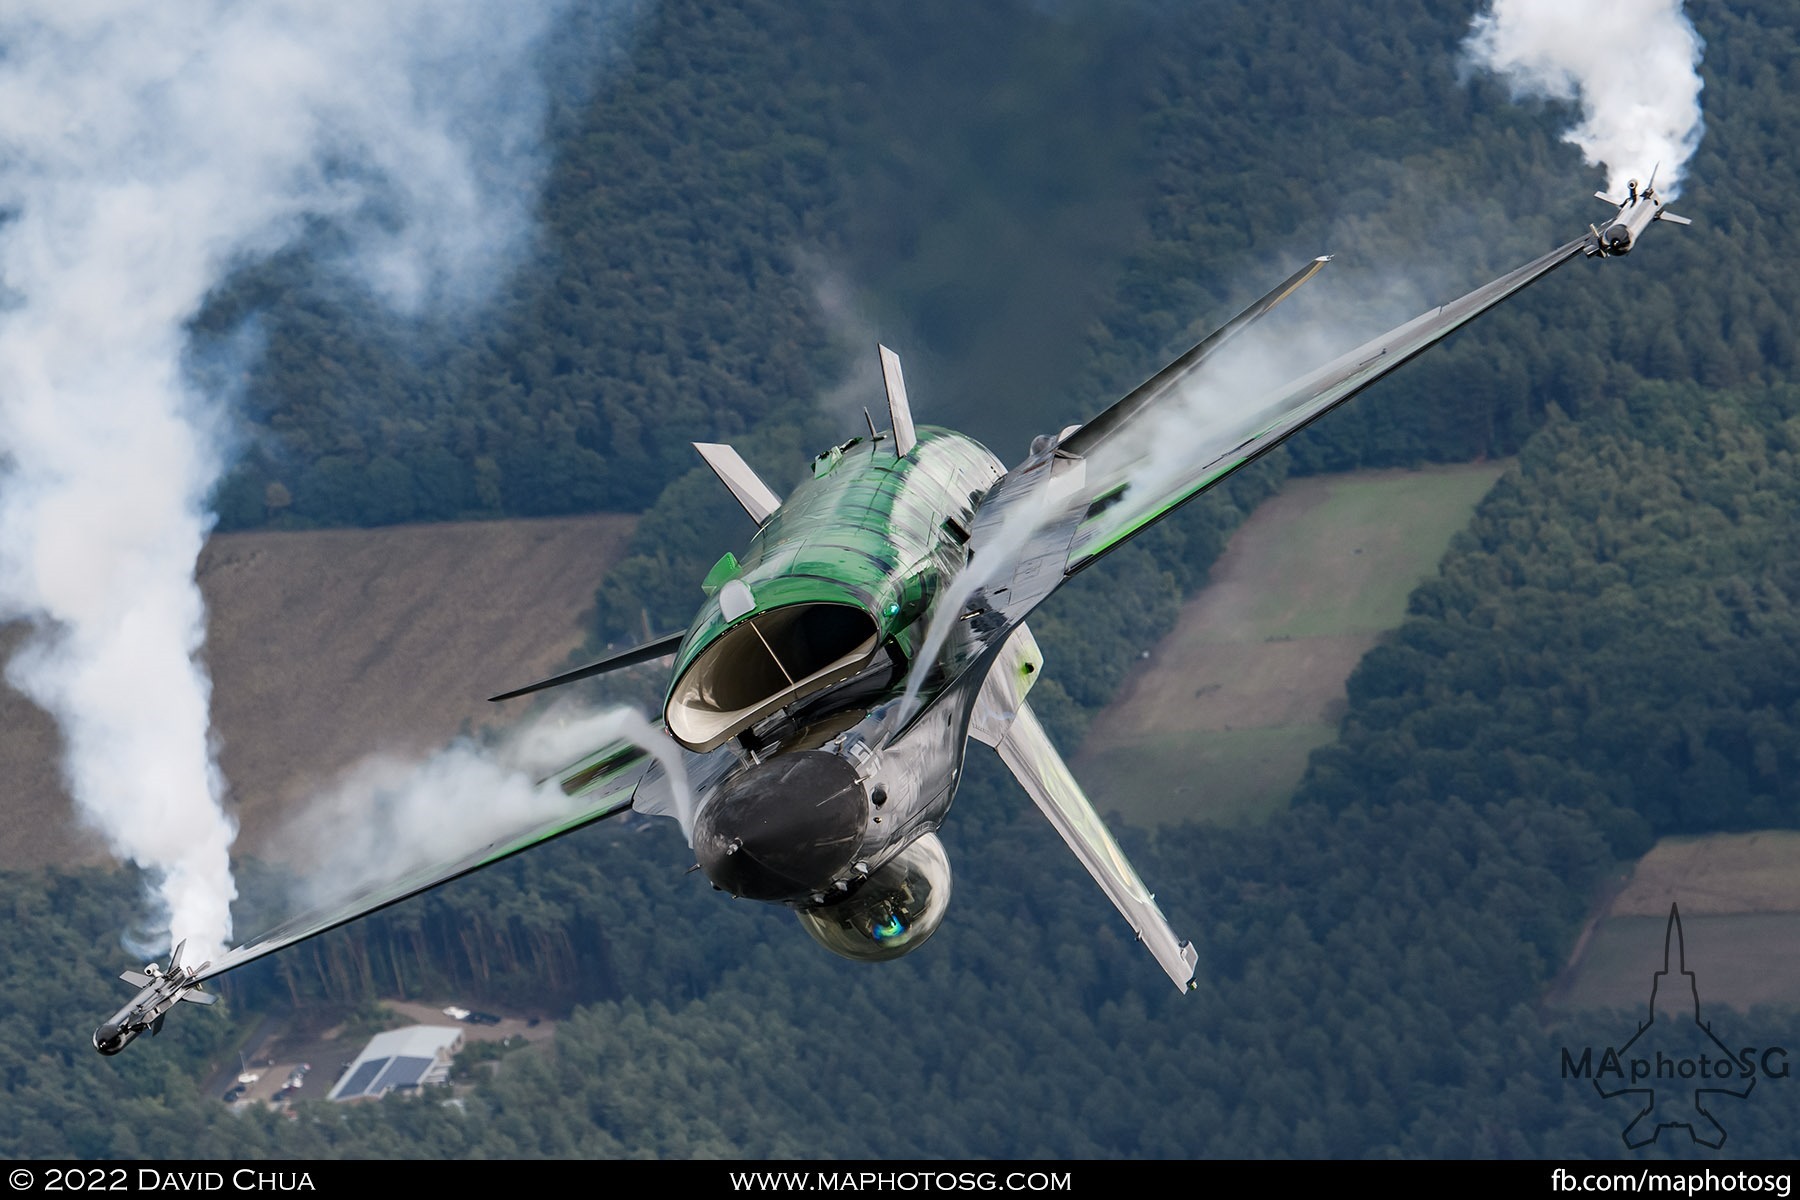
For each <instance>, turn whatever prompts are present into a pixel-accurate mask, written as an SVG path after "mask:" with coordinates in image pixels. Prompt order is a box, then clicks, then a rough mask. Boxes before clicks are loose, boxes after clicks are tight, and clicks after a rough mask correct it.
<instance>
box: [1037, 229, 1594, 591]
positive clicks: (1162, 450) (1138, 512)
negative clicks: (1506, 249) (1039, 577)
mask: <svg viewBox="0 0 1800 1200" xmlns="http://www.w3.org/2000/svg"><path fill="white" fill-rule="evenodd" d="M1586 248H1587V239H1586V238H1585V237H1584V238H1578V239H1576V240H1575V241H1572V242H1569V243H1568V244H1567V245H1564V246H1561V247H1558V248H1557V249H1555V250H1552V251H1551V252H1550V253H1548V254H1546V255H1543V256H1542V257H1540V258H1537V259H1534V260H1533V261H1531V262H1529V263H1526V264H1525V265H1524V266H1522V267H1520V268H1518V269H1517V270H1515V271H1512V272H1510V273H1509V274H1506V275H1503V276H1501V277H1500V278H1499V279H1496V280H1494V281H1493V282H1491V283H1488V284H1484V285H1483V286H1481V287H1478V288H1476V289H1475V290H1474V291H1472V292H1470V293H1469V294H1468V295H1466V296H1463V297H1462V298H1460V299H1457V300H1452V301H1451V302H1450V303H1448V304H1446V305H1443V306H1442V307H1440V308H1435V309H1432V310H1431V311H1430V312H1428V313H1425V314H1423V315H1422V316H1419V317H1415V318H1414V319H1413V320H1411V321H1408V322H1407V323H1406V324H1404V325H1401V326H1399V327H1398V328H1396V329H1393V330H1390V331H1389V332H1387V333H1384V334H1382V335H1381V336H1380V337H1377V338H1374V339H1372V340H1371V341H1369V342H1366V343H1364V344H1363V345H1361V346H1359V347H1357V348H1356V349H1354V350H1352V351H1350V352H1349V353H1347V354H1344V355H1342V356H1340V357H1339V358H1337V359H1335V360H1333V361H1332V362H1329V363H1327V364H1325V365H1324V366H1322V367H1320V368H1319V369H1318V370H1316V371H1313V372H1312V373H1311V374H1309V375H1306V376H1303V377H1301V378H1299V379H1296V380H1294V381H1293V382H1291V383H1288V384H1286V385H1284V386H1282V387H1280V388H1278V389H1277V390H1276V391H1275V392H1274V393H1273V394H1271V395H1267V396H1264V397H1262V398H1260V399H1259V400H1255V401H1253V402H1252V403H1250V404H1247V405H1245V406H1244V408H1243V410H1242V415H1241V416H1238V417H1236V418H1235V419H1227V420H1224V421H1221V422H1218V423H1215V424H1212V425H1210V426H1209V427H1206V428H1192V429H1186V430H1181V431H1180V434H1181V436H1182V438H1183V439H1184V440H1182V441H1180V442H1179V443H1178V444H1177V445H1175V446H1173V447H1168V446H1165V445H1162V444H1160V443H1162V442H1163V441H1164V440H1165V439H1164V438H1163V437H1162V436H1161V434H1162V433H1163V432H1165V427H1163V426H1162V421H1163V420H1168V419H1173V420H1179V415H1180V411H1181V396H1180V394H1179V393H1180V389H1179V388H1178V387H1177V384H1178V383H1179V382H1180V380H1179V379H1176V380H1171V381H1170V382H1169V384H1168V385H1167V386H1165V387H1164V388H1163V389H1162V390H1161V392H1160V393H1159V394H1158V396H1157V397H1156V398H1155V401H1154V402H1153V403H1152V404H1150V405H1146V406H1144V407H1142V408H1141V409H1140V410H1139V411H1137V412H1135V413H1133V414H1132V417H1131V419H1130V420H1128V421H1125V422H1120V423H1117V424H1115V425H1112V426H1110V427H1108V428H1106V429H1104V430H1101V431H1099V433H1098V434H1097V435H1094V436H1090V435H1089V434H1088V428H1087V427H1083V428H1082V429H1081V430H1079V431H1077V432H1076V433H1075V434H1073V435H1072V436H1071V437H1070V438H1069V439H1068V441H1067V442H1066V443H1065V444H1064V448H1065V449H1067V450H1070V451H1072V452H1074V453H1076V454H1079V455H1080V457H1082V458H1083V459H1084V460H1086V467H1087V470H1086V479H1085V481H1084V483H1083V486H1082V488H1081V491H1080V495H1081V497H1082V498H1083V499H1086V500H1087V502H1088V503H1087V507H1086V509H1085V510H1084V512H1083V513H1082V515H1081V518H1080V520H1079V521H1078V523H1077V524H1076V526H1075V528H1074V530H1073V536H1072V538H1071V540H1070V542H1069V548H1068V557H1067V563H1066V566H1065V571H1066V573H1067V574H1074V573H1075V572H1076V571H1079V570H1081V569H1082V568H1083V567H1085V566H1088V565H1089V564H1090V563H1092V562H1093V561H1094V560H1095V559H1097V558H1099V557H1100V556H1101V555H1103V554H1105V553H1106V552H1107V551H1108V550H1111V549H1113V548H1114V547H1115V546H1118V545H1120V544H1121V543H1123V542H1125V541H1126V540H1127V539H1129V538H1131V537H1132V536H1133V535H1135V534H1137V533H1139V532H1140V531H1142V530H1143V529H1144V528H1146V527H1147V526H1149V525H1151V524H1153V523H1154V522H1156V521H1158V520H1160V519H1162V518H1163V517H1165V516H1167V515H1168V514H1169V513H1170V512H1172V511H1173V510H1174V509H1176V508H1178V507H1179V506H1180V505H1182V504H1185V503H1186V502H1187V501H1189V500H1191V499H1193V498H1194V497H1195V496H1197V495H1199V494H1200V493H1201V492H1203V491H1205V490H1206V489H1207V488H1210V487H1212V486H1213V485H1214V484H1216V483H1218V482H1219V481H1220V480H1222V479H1224V478H1225V477H1226V476H1228V475H1230V474H1231V473H1232V472H1233V471H1236V470H1237V469H1238V468H1240V467H1242V466H1244V465H1246V464H1248V463H1250V462H1253V461H1254V460H1256V459H1257V458H1260V457H1261V456H1262V455H1264V454H1266V453H1267V452H1268V451H1270V450H1273V449H1274V448H1275V447H1276V446H1278V445H1280V444H1281V443H1282V442H1283V441H1285V440H1287V438H1288V437H1289V436H1291V435H1292V434H1295V433H1297V432H1299V431H1300V430H1301V429H1303V428H1305V427H1306V426H1307V425H1310V424H1311V423H1312V422H1314V421H1316V420H1318V419H1319V418H1320V417H1322V416H1324V415H1325V414H1326V413H1328V412H1330V411H1331V410H1332V409H1334V408H1336V407H1337V406H1338V405H1340V404H1342V403H1343V402H1344V401H1346V400H1348V399H1350V398H1351V397H1352V396H1354V395H1356V394H1357V393H1358V392H1360V391H1362V390H1363V389H1364V388H1366V387H1368V386H1369V385H1370V384H1372V383H1374V382H1375V381H1376V380H1378V379H1380V378H1381V377H1382V376H1384V375H1386V374H1388V372H1390V371H1392V370H1393V369H1394V368H1396V367H1398V366H1400V365H1401V364H1402V363H1405V362H1407V361H1409V360H1410V359H1412V358H1413V357H1414V356H1415V355H1417V354H1419V353H1420V352H1421V351H1423V350H1426V349H1428V348H1429V347H1431V346H1432V345H1434V344H1435V343H1437V342H1439V341H1441V340H1443V339H1444V338H1446V337H1448V336H1449V335H1450V334H1451V333H1454V332H1455V331H1456V330H1457V329H1460V328H1461V327H1462V326H1463V325H1465V324H1467V323H1468V322H1469V321H1472V320H1474V319H1475V318H1476V317H1478V316H1480V315H1481V314H1482V313H1484V312H1486V311H1487V310H1488V309H1490V308H1492V307H1494V306H1495V305H1496V304H1499V303H1500V302H1501V301H1502V300H1505V299H1507V298H1508V297H1510V296H1512V295H1514V294H1515V293H1517V292H1518V291H1520V290H1521V289H1523V288H1524V287H1526V286H1527V285H1529V284H1531V283H1534V282H1536V281H1537V280H1539V279H1541V278H1543V277H1544V276H1545V275H1547V274H1549V273H1550V272H1551V271H1553V270H1555V269H1556V268H1557V267H1560V266H1561V265H1562V264H1564V263H1566V262H1568V261H1569V260H1570V259H1572V258H1575V257H1576V256H1578V255H1580V254H1582V253H1584V252H1585V250H1586ZM1190 373H1191V372H1183V375H1187V374H1190ZM1153 431H1154V432H1153ZM1168 432H1170V433H1171V434H1172V433H1173V431H1172V430H1170V431H1168Z"/></svg>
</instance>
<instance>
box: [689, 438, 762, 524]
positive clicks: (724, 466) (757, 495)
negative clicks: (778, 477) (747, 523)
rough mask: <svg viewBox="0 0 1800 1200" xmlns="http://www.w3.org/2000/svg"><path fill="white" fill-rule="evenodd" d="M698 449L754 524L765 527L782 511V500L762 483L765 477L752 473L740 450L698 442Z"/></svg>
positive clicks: (696, 445) (695, 444)
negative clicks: (770, 519)
mask: <svg viewBox="0 0 1800 1200" xmlns="http://www.w3.org/2000/svg"><path fill="white" fill-rule="evenodd" d="M694 449H696V450H698V451H699V452H700V457H701V458H704V459H705V460H706V465H707V466H709V467H711V468H712V470H713V474H714V475H717V476H718V477H719V482H720V483H723V484H724V485H725V486H726V487H727V488H729V489H730V490H731V494H732V495H733V496H735V497H737V502H738V503H739V504H741V505H743V506H744V511H745V512H747V513H749V514H750V519H751V520H752V521H755V522H756V523H757V524H758V525H761V524H762V523H763V522H764V521H767V520H768V519H769V518H770V517H771V516H773V515H774V513H775V510H776V509H778V508H780V507H781V497H780V496H777V495H776V494H775V491H774V489H773V488H771V487H770V486H769V485H768V484H766V483H764V482H763V481H762V476H760V475H758V474H757V473H756V472H755V471H753V470H751V469H750V464H749V463H747V462H745V461H744V456H743V455H741V454H739V453H738V452H737V450H736V449H734V448H733V447H731V446H727V445H724V444H722V443H720V442H695V443H694Z"/></svg>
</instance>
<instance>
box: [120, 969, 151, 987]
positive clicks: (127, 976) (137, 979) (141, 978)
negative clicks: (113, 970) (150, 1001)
mask: <svg viewBox="0 0 1800 1200" xmlns="http://www.w3.org/2000/svg"><path fill="white" fill-rule="evenodd" d="M119 978H120V979H123V980H124V981H125V982H126V983H129V984H130V985H131V986H132V987H149V986H150V977H149V976H148V975H146V974H144V973H143V972H142V971H120V972H119Z"/></svg>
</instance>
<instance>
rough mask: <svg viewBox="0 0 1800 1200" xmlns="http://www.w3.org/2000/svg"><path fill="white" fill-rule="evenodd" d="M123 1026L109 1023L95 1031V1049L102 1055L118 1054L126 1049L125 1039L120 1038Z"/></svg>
mask: <svg viewBox="0 0 1800 1200" xmlns="http://www.w3.org/2000/svg"><path fill="white" fill-rule="evenodd" d="M122 1032H123V1029H122V1027H121V1026H119V1025H116V1024H114V1023H113V1022H111V1021H108V1022H107V1023H106V1024H104V1025H102V1026H100V1028H98V1029H96V1030H94V1049H96V1050H98V1051H99V1052H100V1053H102V1054H117V1053H118V1052H119V1051H121V1050H123V1049H124V1048H125V1039H124V1038H122V1037H120V1036H119V1035H120V1033H122Z"/></svg>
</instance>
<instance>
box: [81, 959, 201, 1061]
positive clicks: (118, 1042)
mask: <svg viewBox="0 0 1800 1200" xmlns="http://www.w3.org/2000/svg"><path fill="white" fill-rule="evenodd" d="M186 948H187V943H186V942H185V941H184V942H182V943H181V944H180V945H178V946H176V947H175V952H174V953H173V954H171V955H169V968H168V970H166V971H165V970H163V969H162V968H161V967H159V966H157V965H156V964H155V963H149V964H147V965H146V966H145V967H144V969H143V970H142V971H141V972H140V971H124V972H121V973H120V975H119V978H120V979H123V980H124V981H125V982H126V983H129V984H131V985H132V986H133V987H136V988H139V989H141V990H140V991H139V992H138V994H137V995H136V996H133V997H132V999H131V1003H130V1004H127V1005H126V1006H125V1007H124V1008H121V1009H120V1010H119V1011H118V1012H116V1013H114V1014H113V1015H112V1019H111V1020H109V1021H107V1022H106V1023H105V1024H103V1025H101V1026H100V1027H99V1028H98V1029H96V1030H94V1049H96V1050H98V1051H99V1052H100V1053H102V1054H117V1053H118V1052H119V1051H121V1050H123V1049H124V1048H125V1047H126V1046H128V1045H130V1044H131V1043H132V1042H133V1041H135V1040H136V1039H137V1036H138V1034H140V1033H142V1032H144V1031H145V1030H146V1029H148V1030H149V1031H150V1036H152V1037H155V1036H156V1035H157V1034H159V1033H161V1032H162V1027H163V1018H164V1017H165V1016H166V1015H167V1014H168V1011H169V1010H170V1009H171V1008H174V1007H175V1005H176V1004H177V1003H178V1002H179V1001H182V1000H186V1001H188V1002H189V1003H190V1004H211V1003H212V1002H213V1001H215V1000H217V999H218V997H217V996H214V995H212V994H211V993H209V992H203V991H201V990H200V978H201V972H202V971H205V970H206V969H207V968H208V967H210V966H211V965H212V964H211V963H201V964H200V965H199V966H197V967H184V966H182V965H181V952H182V950H184V949H186Z"/></svg>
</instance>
